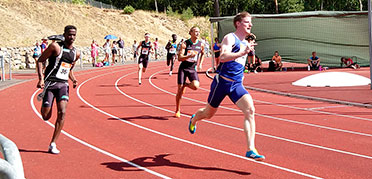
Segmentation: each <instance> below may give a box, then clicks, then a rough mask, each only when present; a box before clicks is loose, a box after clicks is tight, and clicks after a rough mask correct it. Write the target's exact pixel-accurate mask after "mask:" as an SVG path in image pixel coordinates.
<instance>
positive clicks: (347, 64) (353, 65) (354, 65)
mask: <svg viewBox="0 0 372 179" xmlns="http://www.w3.org/2000/svg"><path fill="white" fill-rule="evenodd" d="M341 65H345V67H346V68H352V69H354V70H355V69H357V68H360V66H359V65H358V64H357V63H356V62H353V60H352V59H351V58H348V59H346V57H341Z"/></svg>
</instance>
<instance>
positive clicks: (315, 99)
mask: <svg viewBox="0 0 372 179" xmlns="http://www.w3.org/2000/svg"><path fill="white" fill-rule="evenodd" d="M211 70H212V68H209V69H208V70H207V71H206V72H205V75H206V76H207V77H208V78H210V79H213V77H212V76H211V75H210V74H209V71H211ZM244 87H245V88H246V89H249V90H255V91H259V92H264V93H270V94H276V95H281V96H288V97H294V98H300V99H307V100H314V101H321V102H328V103H335V104H343V105H348V106H357V107H364V108H372V105H371V104H363V103H355V102H350V101H342V100H335V99H326V98H319V97H313V96H305V95H299V94H292V93H285V92H280V91H273V90H268V89H262V88H256V87H251V86H244Z"/></svg>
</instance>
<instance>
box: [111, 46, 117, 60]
mask: <svg viewBox="0 0 372 179" xmlns="http://www.w3.org/2000/svg"><path fill="white" fill-rule="evenodd" d="M111 50H112V64H111V65H114V64H115V62H116V60H115V56H116V54H118V44H117V43H116V41H113V42H112V46H111Z"/></svg>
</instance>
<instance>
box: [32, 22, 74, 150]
mask: <svg viewBox="0 0 372 179" xmlns="http://www.w3.org/2000/svg"><path fill="white" fill-rule="evenodd" d="M63 36H64V37H65V41H62V42H60V43H52V44H50V45H49V46H48V48H47V49H46V50H45V52H44V53H43V54H42V55H41V56H40V58H39V59H38V62H37V73H38V77H39V82H38V84H37V87H38V88H43V89H44V91H43V93H41V94H44V96H42V95H39V96H38V97H42V99H43V102H42V106H41V115H42V117H43V119H44V120H45V121H47V120H49V119H50V118H51V116H52V106H53V101H54V98H55V99H56V102H57V110H58V112H57V113H58V115H57V120H56V123H55V128H54V133H53V137H52V140H51V142H50V145H49V149H48V152H50V153H53V154H58V153H59V152H60V151H59V150H58V149H57V145H56V143H55V142H56V140H57V139H58V137H59V134H60V133H61V130H62V128H63V124H64V122H65V115H66V109H67V103H68V100H69V84H68V79H70V80H71V81H72V82H73V87H74V88H75V87H76V86H77V80H76V78H75V76H74V74H73V72H72V69H73V67H74V65H75V62H76V60H77V59H79V57H80V52H79V51H77V50H76V49H75V47H74V46H73V43H74V41H75V38H76V27H75V26H72V25H68V26H66V27H65V30H64V33H63ZM46 60H48V61H49V65H48V66H47V67H46V69H45V76H44V75H43V70H42V64H43V63H44V62H45V61H46Z"/></svg>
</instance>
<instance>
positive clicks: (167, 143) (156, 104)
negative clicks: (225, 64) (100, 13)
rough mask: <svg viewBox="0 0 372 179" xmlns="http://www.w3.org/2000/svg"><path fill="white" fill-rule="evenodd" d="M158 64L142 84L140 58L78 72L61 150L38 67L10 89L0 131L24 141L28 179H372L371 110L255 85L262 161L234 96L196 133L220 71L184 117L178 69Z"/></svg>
mask: <svg viewBox="0 0 372 179" xmlns="http://www.w3.org/2000/svg"><path fill="white" fill-rule="evenodd" d="M207 61H208V60H207ZM149 66H150V67H149V68H148V71H147V72H146V73H145V74H144V77H145V78H146V79H145V80H142V85H141V86H139V85H138V82H137V81H138V79H137V73H136V71H137V68H136V65H134V64H132V65H124V66H115V67H107V68H97V69H94V70H85V71H79V72H75V75H76V76H77V78H78V80H79V83H80V84H79V86H78V88H76V89H72V88H71V89H70V103H69V106H68V112H67V116H66V122H65V126H64V134H62V135H61V136H60V138H59V140H58V141H57V144H58V147H59V149H60V150H61V154H59V155H52V154H48V153H46V151H47V147H48V144H49V141H50V138H51V135H52V131H53V128H52V126H53V125H52V124H54V121H55V112H56V110H54V116H53V117H52V120H51V121H50V122H44V121H43V120H42V119H41V118H40V114H39V112H38V111H39V108H40V102H38V101H37V100H36V97H35V96H36V95H37V94H38V93H39V92H40V91H38V90H37V89H36V88H35V86H36V83H37V81H36V75H35V74H29V75H24V74H23V75H20V76H18V78H25V79H32V80H29V81H26V82H23V83H21V84H18V85H15V86H12V87H9V88H6V89H4V90H1V91H0V98H1V102H0V103H1V109H0V112H1V114H2V115H1V121H2V122H1V125H0V131H1V133H2V134H3V135H5V136H7V137H8V138H10V139H12V140H13V141H14V142H15V143H16V144H17V146H18V148H19V149H20V152H21V156H22V160H23V165H24V170H25V176H26V178H28V179H33V178H38V179H39V178H134V177H137V178H158V177H159V178H168V177H169V178H191V177H192V178H372V172H371V171H370V169H371V166H372V150H371V148H372V127H371V126H372V125H371V123H372V113H371V109H366V108H359V107H350V106H343V105H337V104H329V103H323V102H316V101H309V100H303V99H296V98H289V97H285V96H277V95H273V94H267V93H262V92H255V91H250V93H251V94H252V96H253V99H254V100H255V107H256V113H257V114H256V125H257V135H256V147H257V148H258V150H259V151H260V153H262V154H264V155H265V156H266V158H267V159H266V160H265V162H255V161H253V160H249V159H246V158H244V157H243V155H244V154H245V150H246V144H245V141H244V135H243V132H242V131H243V129H242V127H243V119H242V118H243V115H242V113H241V112H239V110H237V108H236V107H235V106H234V105H233V104H232V103H231V102H230V100H229V99H228V98H226V100H225V101H224V102H223V103H222V106H221V108H219V110H218V112H217V114H216V115H215V117H213V118H212V119H211V120H206V121H203V122H200V123H198V129H197V131H196V133H195V134H194V135H191V134H189V132H188V130H187V127H188V123H189V117H190V115H191V114H193V113H194V112H195V111H196V110H197V109H198V108H200V107H203V106H205V101H206V98H207V96H208V91H209V90H208V89H209V85H210V82H211V80H210V79H208V78H207V77H206V76H205V75H204V74H200V75H199V77H200V80H201V88H200V89H199V90H198V91H191V90H187V92H186V95H185V96H184V98H183V100H182V103H181V104H182V109H181V110H182V113H183V115H182V117H181V118H180V119H176V118H174V117H173V110H174V108H175V107H174V104H175V92H176V89H177V85H176V76H177V75H173V76H171V77H170V76H169V75H168V74H167V69H168V68H167V67H166V66H165V64H164V62H151V63H150V65H149ZM176 66H177V65H176ZM204 66H205V67H206V66H208V65H204ZM176 69H177V68H176ZM250 75H254V74H250ZM247 77H250V76H249V75H248V76H247ZM340 111H342V112H340Z"/></svg>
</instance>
